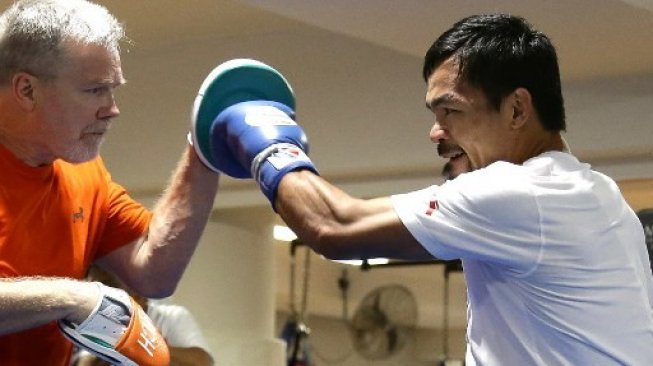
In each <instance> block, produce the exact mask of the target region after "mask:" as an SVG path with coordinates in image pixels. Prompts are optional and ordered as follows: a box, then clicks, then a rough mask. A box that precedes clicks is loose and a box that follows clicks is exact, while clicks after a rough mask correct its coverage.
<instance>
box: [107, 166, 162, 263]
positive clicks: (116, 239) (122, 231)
mask: <svg viewBox="0 0 653 366" xmlns="http://www.w3.org/2000/svg"><path fill="white" fill-rule="evenodd" d="M106 179H107V184H108V199H109V202H108V206H107V210H108V212H107V216H106V223H105V226H104V231H103V233H102V237H101V239H100V243H99V246H98V251H97V253H96V258H99V257H102V256H103V255H105V254H108V253H109V252H111V251H113V250H115V249H117V248H119V247H121V246H123V245H126V244H129V243H131V242H133V241H134V240H136V239H138V238H139V237H141V236H142V235H143V234H144V233H145V232H146V231H147V229H148V226H149V224H150V220H151V218H152V212H151V211H149V210H148V209H147V208H145V207H144V206H143V205H142V204H140V203H139V202H137V201H135V200H134V199H132V198H131V197H130V196H129V194H128V193H127V191H126V190H125V188H123V187H122V186H121V185H120V184H118V183H116V182H114V181H112V180H111V175H110V174H109V173H107V174H106Z"/></svg>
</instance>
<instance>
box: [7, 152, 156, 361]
mask: <svg viewBox="0 0 653 366" xmlns="http://www.w3.org/2000/svg"><path fill="white" fill-rule="evenodd" d="M150 218H151V213H150V212H149V211H148V210H147V209H146V208H145V207H143V206H142V205H140V204H139V203H137V202H136V201H134V200H133V199H132V198H131V197H129V195H128V194H127V193H126V191H125V189H124V188H123V187H121V186H120V185H118V184H116V183H114V182H113V181H111V176H110V175H109V173H108V172H107V170H106V168H105V166H104V163H103V162H102V159H101V158H97V159H95V160H92V161H90V162H87V163H83V164H69V163H66V162H64V161H60V160H57V161H55V162H54V163H53V164H51V165H48V166H43V167H37V168H35V167H30V166H27V165H25V164H24V163H23V162H22V161H20V160H18V159H17V158H16V157H15V156H14V155H13V154H12V153H11V152H10V151H9V150H7V149H6V148H5V147H4V146H3V145H0V277H5V278H10V277H29V276H47V277H72V278H80V279H81V278H83V277H84V275H85V273H86V269H87V267H88V266H89V264H90V263H92V262H93V261H94V260H95V259H97V258H99V257H101V256H103V255H105V254H107V253H109V252H111V251H112V250H114V249H117V248H119V247H121V246H123V245H125V244H128V243H130V242H132V241H134V240H136V239H137V238H139V237H140V236H141V235H142V234H143V233H144V232H145V231H146V230H147V227H148V225H149V222H150ZM71 350H72V344H71V343H70V342H68V341H67V340H66V339H65V338H64V337H63V336H62V335H61V333H60V331H59V329H58V328H57V325H56V323H55V322H51V323H49V324H46V325H44V326H40V327H37V328H33V329H29V330H26V331H23V332H19V333H14V334H9V335H5V336H0V365H2V366H32V365H33V366H37V365H38V366H42V365H57V366H59V365H61V366H67V365H68V361H69V358H70V353H71Z"/></svg>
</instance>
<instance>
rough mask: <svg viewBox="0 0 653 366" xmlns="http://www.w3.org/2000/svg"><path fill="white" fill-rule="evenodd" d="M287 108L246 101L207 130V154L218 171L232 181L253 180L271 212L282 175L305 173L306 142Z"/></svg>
mask: <svg viewBox="0 0 653 366" xmlns="http://www.w3.org/2000/svg"><path fill="white" fill-rule="evenodd" d="M294 115H295V113H294V111H293V110H292V109H291V108H289V107H288V106H286V105H284V104H282V103H278V102H272V101H263V100H257V101H248V102H241V103H237V104H234V105H232V106H230V107H228V108H226V109H224V110H223V111H222V112H221V113H220V114H218V116H217V117H216V118H215V120H213V123H212V124H211V128H210V132H209V134H210V136H211V140H210V150H211V156H212V158H213V161H215V162H216V165H217V167H218V169H220V170H221V171H222V172H224V173H225V174H227V175H230V176H232V177H236V178H252V177H253V178H254V179H256V181H257V182H258V184H259V186H260V187H261V191H263V194H265V196H266V197H267V198H268V200H270V203H271V204H272V207H273V208H274V205H275V200H276V195H277V188H278V186H279V183H280V182H281V179H282V178H283V176H284V175H286V174H287V173H289V172H291V171H295V170H300V169H308V170H310V171H312V172H314V173H315V174H318V172H317V169H316V168H315V166H314V165H313V162H311V160H310V159H309V157H308V156H307V155H306V153H307V152H308V141H307V139H306V135H305V134H304V131H303V130H302V128H301V127H300V126H299V125H297V123H295V121H294V120H293V117H294Z"/></svg>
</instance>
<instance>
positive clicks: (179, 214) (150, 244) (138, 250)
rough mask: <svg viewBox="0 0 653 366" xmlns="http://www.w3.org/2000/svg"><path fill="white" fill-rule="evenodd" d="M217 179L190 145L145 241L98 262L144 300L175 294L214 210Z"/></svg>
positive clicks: (166, 191) (157, 208)
mask: <svg viewBox="0 0 653 366" xmlns="http://www.w3.org/2000/svg"><path fill="white" fill-rule="evenodd" d="M218 177H219V175H218V174H216V173H215V172H212V171H211V170H209V169H208V168H207V167H206V166H205V165H204V164H203V163H202V162H201V161H200V160H199V158H198V157H197V155H196V153H195V151H194V150H193V148H192V147H190V146H189V147H188V148H187V149H186V151H185V152H184V154H183V156H182V158H181V160H180V162H179V164H178V166H177V169H176V171H175V173H174V174H173V176H172V179H171V181H170V183H169V185H168V187H167V189H166V190H165V192H164V193H163V196H162V197H161V199H160V200H159V202H158V203H157V205H156V207H155V208H154V216H153V218H152V222H151V223H150V227H149V230H148V232H147V235H146V237H144V238H143V239H142V240H139V241H138V242H134V243H132V244H131V245H127V246H125V247H122V248H120V249H118V250H116V251H114V252H112V253H110V254H108V255H106V256H104V257H102V258H101V259H100V260H99V261H98V263H99V264H100V265H101V266H102V267H104V268H107V269H109V270H111V271H112V272H113V273H115V274H116V275H118V276H119V277H120V278H121V279H122V280H123V281H124V282H125V284H126V285H127V286H129V287H130V288H132V289H133V290H134V291H136V292H137V293H139V294H140V295H142V296H145V297H150V298H160V297H166V296H169V295H171V294H172V293H173V292H174V290H175V288H176V286H177V283H178V282H179V280H180V279H181V276H182V274H183V272H184V270H185V268H186V266H187V265H188V262H189V261H190V258H191V256H192V255H193V252H194V251H195V248H196V247H197V244H198V242H199V239H200V236H201V235H202V232H203V230H204V227H205V225H206V222H207V220H208V218H209V215H210V214H211V211H212V209H213V201H214V197H215V195H216V192H217V189H218Z"/></svg>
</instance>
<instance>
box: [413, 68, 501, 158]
mask: <svg viewBox="0 0 653 366" xmlns="http://www.w3.org/2000/svg"><path fill="white" fill-rule="evenodd" d="M426 105H427V107H428V108H429V109H430V110H431V111H432V112H433V114H434V115H435V122H434V124H433V127H432V128H431V133H430V138H431V140H432V141H433V142H435V143H437V144H438V153H439V155H440V156H442V157H444V158H446V159H449V162H450V163H451V164H456V167H458V168H460V169H463V168H464V165H466V161H465V160H464V159H463V158H466V159H469V168H471V169H479V168H483V167H486V166H488V165H489V164H491V163H493V162H495V161H497V160H501V159H502V158H503V157H504V156H506V151H507V149H508V148H509V146H506V145H508V144H507V143H506V138H505V137H506V133H507V130H506V128H507V127H508V126H507V125H506V121H505V113H501V112H500V111H496V110H495V109H494V108H492V106H491V105H490V104H489V102H488V100H487V98H486V97H485V95H484V94H483V92H482V91H481V90H480V89H478V88H474V87H470V86H469V85H466V84H465V83H462V82H460V81H459V80H458V66H457V64H456V62H455V61H454V60H453V59H451V58H450V59H449V60H447V61H445V62H444V63H443V64H442V65H440V66H439V67H438V68H436V69H435V71H434V72H433V73H432V74H431V76H430V77H429V79H428V89H427V93H426Z"/></svg>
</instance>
